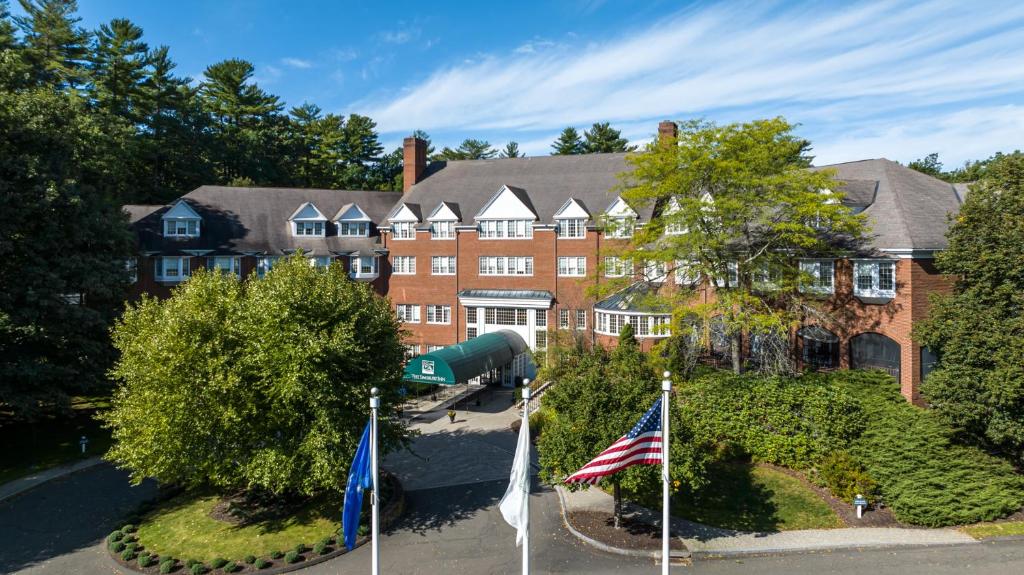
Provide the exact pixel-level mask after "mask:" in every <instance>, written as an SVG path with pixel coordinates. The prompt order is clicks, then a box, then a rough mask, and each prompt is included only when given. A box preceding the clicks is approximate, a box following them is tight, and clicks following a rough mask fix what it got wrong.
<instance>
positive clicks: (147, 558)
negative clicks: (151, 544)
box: [139, 553, 156, 569]
mask: <svg viewBox="0 0 1024 575" xmlns="http://www.w3.org/2000/svg"><path fill="white" fill-rule="evenodd" d="M154 563H156V560H155V559H153V557H152V556H151V555H149V554H147V553H139V567H142V568H143V569H145V568H146V567H149V566H150V565H152V564H154Z"/></svg>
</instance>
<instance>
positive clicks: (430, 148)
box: [412, 130, 434, 158]
mask: <svg viewBox="0 0 1024 575" xmlns="http://www.w3.org/2000/svg"><path fill="white" fill-rule="evenodd" d="M412 137H413V138H419V139H421V140H423V141H424V142H426V143H427V157H428V158H433V157H434V144H433V142H431V141H430V134H428V133H426V132H424V131H423V130H413V131H412Z"/></svg>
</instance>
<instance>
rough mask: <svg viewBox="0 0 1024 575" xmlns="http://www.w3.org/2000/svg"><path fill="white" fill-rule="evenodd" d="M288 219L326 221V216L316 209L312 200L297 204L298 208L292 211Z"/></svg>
mask: <svg viewBox="0 0 1024 575" xmlns="http://www.w3.org/2000/svg"><path fill="white" fill-rule="evenodd" d="M288 221H307V222H308V221H321V222H326V221H327V217H326V216H324V214H323V213H322V212H321V211H320V210H318V209H317V207H316V206H315V205H313V202H306V203H304V204H302V205H301V206H299V209H297V210H295V211H294V212H292V215H291V216H289V217H288Z"/></svg>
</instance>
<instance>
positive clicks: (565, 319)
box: [558, 307, 569, 329]
mask: <svg viewBox="0 0 1024 575" xmlns="http://www.w3.org/2000/svg"><path fill="white" fill-rule="evenodd" d="M558 329H569V310H568V309H567V308H564V307H563V308H559V310H558Z"/></svg>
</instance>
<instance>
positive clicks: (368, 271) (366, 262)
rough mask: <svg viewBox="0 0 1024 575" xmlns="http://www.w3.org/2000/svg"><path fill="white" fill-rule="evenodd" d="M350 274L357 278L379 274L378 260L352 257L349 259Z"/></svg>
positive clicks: (368, 257) (366, 257)
mask: <svg viewBox="0 0 1024 575" xmlns="http://www.w3.org/2000/svg"><path fill="white" fill-rule="evenodd" d="M349 273H350V274H352V275H355V276H372V275H376V274H377V258H376V257H374V256H352V257H351V258H350V259H349Z"/></svg>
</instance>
